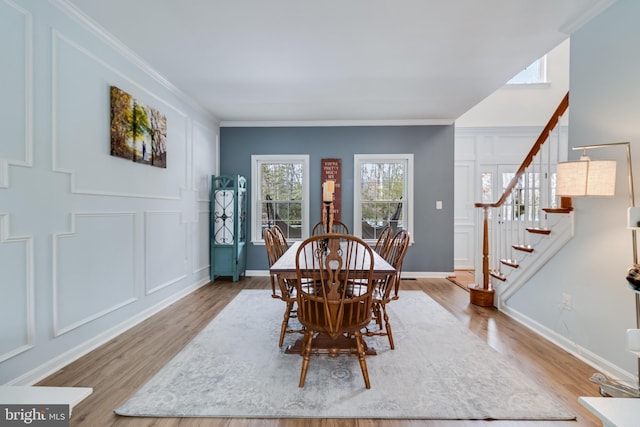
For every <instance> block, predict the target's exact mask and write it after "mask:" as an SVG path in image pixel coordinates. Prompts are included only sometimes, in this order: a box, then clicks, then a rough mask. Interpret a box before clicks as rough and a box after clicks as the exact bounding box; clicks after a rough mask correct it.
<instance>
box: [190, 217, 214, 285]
mask: <svg viewBox="0 0 640 427" xmlns="http://www.w3.org/2000/svg"><path fill="white" fill-rule="evenodd" d="M209 212H210V211H209V210H208V209H207V210H200V211H199V212H198V215H199V217H200V221H199V222H198V224H197V225H196V227H197V229H198V233H197V235H198V236H199V237H200V238H201V239H204V242H203V243H205V244H206V250H205V252H206V255H207V257H206V258H205V260H204V264H202V265H200V266H198V265H197V264H196V263H197V262H199V261H200V262H201V261H202V260H200V259H198V258H197V257H196V256H195V254H194V257H193V264H194V269H193V273H194V274H198V273H200V272H202V271H204V270H208V269H209V268H211V260H210V259H209V256H208V255H209V242H210V232H209ZM203 228H206V230H207V232H206V233H203V232H202V231H203Z"/></svg>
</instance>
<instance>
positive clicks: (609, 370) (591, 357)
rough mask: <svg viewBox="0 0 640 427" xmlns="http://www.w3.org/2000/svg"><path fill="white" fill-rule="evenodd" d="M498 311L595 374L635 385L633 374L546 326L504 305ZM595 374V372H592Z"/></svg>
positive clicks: (586, 379)
mask: <svg viewBox="0 0 640 427" xmlns="http://www.w3.org/2000/svg"><path fill="white" fill-rule="evenodd" d="M500 311H501V312H503V313H504V314H506V315H507V316H509V317H510V318H512V319H514V320H515V321H517V322H518V323H520V324H521V325H523V326H525V327H527V328H528V329H530V330H532V331H533V332H535V333H537V334H538V335H540V336H542V337H543V338H545V339H547V340H549V341H551V342H552V343H553V344H555V345H557V346H558V347H560V348H562V349H563V350H565V351H567V352H569V353H571V354H572V355H573V356H574V357H576V358H578V359H580V360H582V361H583V362H584V363H586V364H587V365H589V366H592V367H593V368H594V369H595V370H596V371H597V372H600V373H602V374H604V375H606V376H607V377H609V378H614V379H617V380H621V381H627V382H632V383H635V382H636V381H637V378H636V376H635V375H634V374H632V373H630V372H628V371H626V370H624V369H622V368H620V367H619V366H616V365H614V364H612V363H611V362H609V361H608V360H605V359H603V358H602V357H600V356H598V355H597V354H595V353H593V352H591V351H589V350H587V349H586V348H584V347H582V346H580V345H578V344H576V343H575V342H573V341H571V340H569V339H567V338H566V337H564V336H562V335H560V334H558V333H557V332H555V331H553V330H551V329H549V328H547V327H546V326H544V325H542V324H540V323H538V322H536V321H535V320H533V319H531V318H530V317H528V316H525V315H524V314H522V313H520V312H519V311H517V310H514V309H513V308H511V307H509V306H508V305H506V304H502V306H501V307H500ZM594 373H595V372H594ZM584 380H585V381H589V378H585V379H584Z"/></svg>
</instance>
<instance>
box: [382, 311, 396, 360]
mask: <svg viewBox="0 0 640 427" xmlns="http://www.w3.org/2000/svg"><path fill="white" fill-rule="evenodd" d="M382 312H383V313H384V329H385V331H386V333H387V338H389V346H390V347H391V350H395V348H396V345H395V344H394V342H393V332H392V331H391V323H389V315H388V314H387V306H386V305H385V304H382Z"/></svg>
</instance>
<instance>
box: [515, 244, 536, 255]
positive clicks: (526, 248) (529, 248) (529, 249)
mask: <svg viewBox="0 0 640 427" xmlns="http://www.w3.org/2000/svg"><path fill="white" fill-rule="evenodd" d="M512 247H513V249H515V250H518V251H523V252H529V253H531V252H533V246H531V245H513V246H512Z"/></svg>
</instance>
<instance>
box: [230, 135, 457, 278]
mask: <svg viewBox="0 0 640 427" xmlns="http://www.w3.org/2000/svg"><path fill="white" fill-rule="evenodd" d="M383 153H384V154H389V153H413V155H414V173H415V204H414V216H415V220H414V240H415V244H413V245H412V246H411V247H410V248H409V252H408V253H407V256H406V258H405V262H404V268H403V272H405V273H409V272H414V273H416V274H415V275H424V273H447V272H452V271H453V163H454V126H453V125H450V126H379V127H378V126H370V127H355V126H354V127H260V128H257V127H228V128H227V127H223V128H221V129H220V173H221V174H223V175H226V174H229V175H234V174H240V175H244V176H246V177H247V179H248V180H249V182H250V177H251V155H252V154H308V155H309V156H310V168H311V171H310V177H311V182H310V193H311V194H310V196H311V200H310V212H311V218H310V222H311V223H312V224H313V223H315V222H316V221H318V220H319V219H320V199H321V194H320V192H321V183H320V174H321V172H320V165H321V160H322V159H323V158H340V159H342V221H343V222H344V223H346V224H347V225H348V226H349V228H350V229H353V156H354V154H383ZM251 191H252V188H249V192H251ZM438 200H441V201H442V203H443V209H441V210H436V201H438ZM315 213H317V214H315ZM249 226H251V224H249ZM249 235H251V230H249ZM267 268H268V267H267V258H266V254H265V248H264V246H263V245H253V244H249V248H248V259H247V269H248V270H266V269H267ZM420 273H423V274H420ZM427 275H428V274H427Z"/></svg>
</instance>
